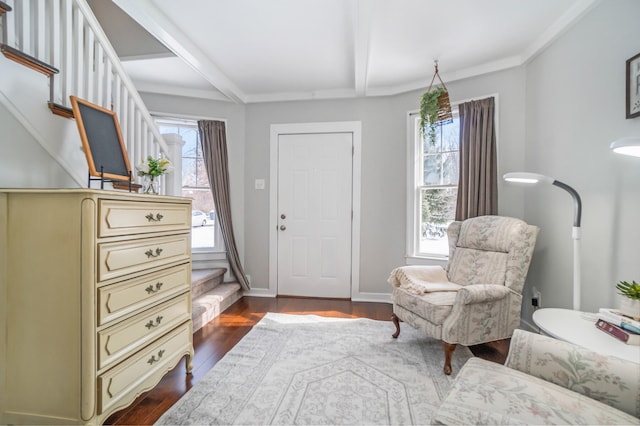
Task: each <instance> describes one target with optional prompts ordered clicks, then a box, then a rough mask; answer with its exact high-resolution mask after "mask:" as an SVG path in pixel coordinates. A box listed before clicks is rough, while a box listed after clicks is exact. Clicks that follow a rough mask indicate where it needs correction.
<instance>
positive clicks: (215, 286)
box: [191, 268, 242, 333]
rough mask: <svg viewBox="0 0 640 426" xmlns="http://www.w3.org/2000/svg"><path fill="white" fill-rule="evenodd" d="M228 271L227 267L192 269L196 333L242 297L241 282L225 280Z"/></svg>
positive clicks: (192, 315)
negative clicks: (227, 281) (226, 281)
mask: <svg viewBox="0 0 640 426" xmlns="http://www.w3.org/2000/svg"><path fill="white" fill-rule="evenodd" d="M226 272H227V269H226V268H214V269H194V270H193V271H191V301H192V313H191V317H192V319H193V332H194V333H195V332H196V331H197V330H199V329H201V328H202V327H203V326H204V325H205V324H206V323H208V322H209V321H211V320H212V319H214V318H216V317H217V316H218V315H220V314H221V313H222V312H224V310H225V309H227V308H228V307H229V306H231V305H233V304H234V303H235V302H236V301H237V300H239V299H240V298H241V297H242V291H241V289H240V284H238V283H236V282H231V283H225V282H223V280H224V274H225V273H226Z"/></svg>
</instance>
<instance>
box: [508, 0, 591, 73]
mask: <svg viewBox="0 0 640 426" xmlns="http://www.w3.org/2000/svg"><path fill="white" fill-rule="evenodd" d="M600 2H601V0H580V1H578V2H576V3H574V4H573V5H572V6H571V7H570V8H569V10H567V11H566V12H565V13H564V14H563V15H562V16H560V18H558V20H556V21H555V22H554V23H553V24H552V25H551V26H550V27H549V28H547V30H546V31H544V32H543V33H542V34H541V35H540V36H539V37H538V38H537V39H536V40H534V41H533V43H531V44H530V45H529V46H528V47H527V48H526V49H525V50H524V52H523V53H522V54H521V55H520V57H521V63H522V64H525V63H527V62H529V61H530V60H532V59H533V58H535V57H536V56H538V54H539V53H541V52H542V51H544V50H545V49H546V48H547V47H548V46H549V45H550V44H551V43H553V42H554V41H556V40H557V39H558V38H560V36H561V35H562V34H564V33H565V32H566V31H567V30H568V29H569V28H571V27H572V26H573V24H575V23H576V22H578V21H579V20H580V19H582V17H583V16H584V15H586V14H587V13H588V12H589V11H590V10H591V9H593V8H594V7H596V6H597V5H598V4H599V3H600Z"/></svg>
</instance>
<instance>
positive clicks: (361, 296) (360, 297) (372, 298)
mask: <svg viewBox="0 0 640 426" xmlns="http://www.w3.org/2000/svg"><path fill="white" fill-rule="evenodd" d="M351 301H352V302H375V303H389V304H391V303H393V301H392V300H391V293H358V294H356V295H353V296H351Z"/></svg>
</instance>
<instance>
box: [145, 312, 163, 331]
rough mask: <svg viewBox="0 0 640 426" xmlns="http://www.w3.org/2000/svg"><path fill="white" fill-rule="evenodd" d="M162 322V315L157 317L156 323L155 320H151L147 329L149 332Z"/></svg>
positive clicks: (147, 324)
mask: <svg viewBox="0 0 640 426" xmlns="http://www.w3.org/2000/svg"><path fill="white" fill-rule="evenodd" d="M161 322H162V315H158V316H157V317H156V321H155V322H154V321H153V320H149V322H148V323H146V324H145V327H147V328H148V329H149V330H151V329H152V328H153V327H157V326H159V325H160V323H161Z"/></svg>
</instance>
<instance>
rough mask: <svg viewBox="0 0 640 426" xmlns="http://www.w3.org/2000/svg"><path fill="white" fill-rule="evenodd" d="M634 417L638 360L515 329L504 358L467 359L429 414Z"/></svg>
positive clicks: (468, 418)
mask: <svg viewBox="0 0 640 426" xmlns="http://www.w3.org/2000/svg"><path fill="white" fill-rule="evenodd" d="M639 361H640V360H639ZM639 417H640V364H636V363H633V362H631V361H627V360H623V359H619V358H614V357H607V356H604V355H600V354H597V353H595V352H592V351H590V350H588V349H585V348H582V347H579V346H576V345H573V344H571V343H567V342H563V341H560V340H555V339H552V338H550V337H546V336H541V335H538V334H534V333H529V332H527V331H523V330H515V332H514V334H513V337H512V339H511V346H510V349H509V355H508V357H507V361H506V362H505V365H500V364H497V363H494V362H490V361H485V360H482V359H480V358H472V359H470V360H469V361H467V363H466V364H465V365H464V367H463V368H462V369H461V370H460V372H459V373H458V376H457V377H456V380H455V382H454V383H453V386H452V388H451V390H450V392H449V394H448V395H447V397H446V398H445V400H444V402H443V403H442V405H441V406H440V407H439V409H438V411H437V413H436V414H435V416H434V418H433V420H434V421H435V423H438V424H465V425H467V424H510V425H513V424H588V425H595V424H605V425H610V424H627V425H628V424H640V418H639Z"/></svg>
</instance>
